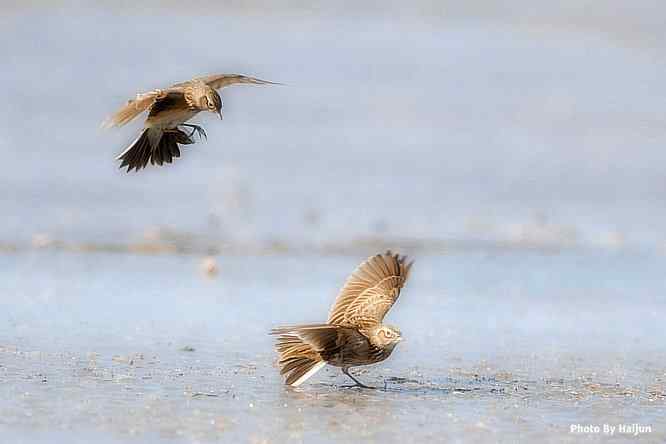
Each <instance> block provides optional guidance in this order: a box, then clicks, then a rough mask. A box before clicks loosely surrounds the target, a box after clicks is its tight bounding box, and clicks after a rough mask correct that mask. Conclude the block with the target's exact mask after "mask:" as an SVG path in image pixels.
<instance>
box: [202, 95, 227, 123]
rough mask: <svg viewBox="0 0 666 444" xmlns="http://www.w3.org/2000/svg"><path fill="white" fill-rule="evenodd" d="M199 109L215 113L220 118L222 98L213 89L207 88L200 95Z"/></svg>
mask: <svg viewBox="0 0 666 444" xmlns="http://www.w3.org/2000/svg"><path fill="white" fill-rule="evenodd" d="M199 106H200V107H201V109H205V110H208V111H210V112H211V113H215V114H217V115H218V116H220V119H221V118H222V98H221V97H220V95H219V94H218V92H217V91H215V90H214V89H212V88H211V89H209V90H208V91H206V93H205V94H203V95H202V96H201V103H200V104H199Z"/></svg>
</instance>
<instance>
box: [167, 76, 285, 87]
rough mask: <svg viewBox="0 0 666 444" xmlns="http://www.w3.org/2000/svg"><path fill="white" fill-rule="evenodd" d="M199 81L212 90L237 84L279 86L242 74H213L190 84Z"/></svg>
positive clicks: (178, 84)
mask: <svg viewBox="0 0 666 444" xmlns="http://www.w3.org/2000/svg"><path fill="white" fill-rule="evenodd" d="M195 81H200V82H204V83H205V84H206V85H208V86H210V87H211V88H214V89H220V88H224V87H225V86H230V85H235V84H237V83H248V84H252V85H280V83H276V82H269V81H268V80H261V79H257V78H255V77H250V76H244V75H242V74H213V75H211V76H204V77H197V78H195V79H193V80H190V82H195ZM185 83H188V82H185ZM182 85H183V84H182V83H177V84H175V85H174V86H176V87H177V86H182Z"/></svg>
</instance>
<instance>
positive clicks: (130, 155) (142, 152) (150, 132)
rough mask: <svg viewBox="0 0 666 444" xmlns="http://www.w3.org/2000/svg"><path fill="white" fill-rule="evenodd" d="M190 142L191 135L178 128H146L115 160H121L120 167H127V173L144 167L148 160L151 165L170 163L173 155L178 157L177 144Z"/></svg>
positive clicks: (192, 141)
mask: <svg viewBox="0 0 666 444" xmlns="http://www.w3.org/2000/svg"><path fill="white" fill-rule="evenodd" d="M192 143H194V140H193V139H192V137H191V136H190V135H188V134H186V133H185V132H183V131H181V130H179V129H175V128H174V129H170V130H169V131H167V132H162V130H159V129H153V128H146V129H144V130H143V131H142V132H141V134H140V135H139V137H137V138H136V140H134V142H132V143H131V144H130V145H129V146H128V147H127V149H125V151H123V152H122V153H121V154H120V155H119V156H118V157H117V158H116V160H120V161H122V162H121V164H120V168H124V167H127V172H128V173H129V172H130V171H132V170H133V169H134V170H136V171H138V170H140V169H141V168H145V167H146V166H147V165H148V162H150V163H151V164H152V165H155V164H157V165H162V164H163V163H171V162H172V161H173V158H174V157H180V148H179V145H189V144H192Z"/></svg>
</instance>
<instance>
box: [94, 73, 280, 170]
mask: <svg viewBox="0 0 666 444" xmlns="http://www.w3.org/2000/svg"><path fill="white" fill-rule="evenodd" d="M242 83H244V84H254V85H278V83H275V82H269V81H267V80H261V79H257V78H254V77H249V76H243V75H240V74H216V75H211V76H205V77H198V78H195V79H192V80H188V81H187V82H181V83H176V84H174V85H172V86H170V87H169V88H166V89H155V90H153V91H149V92H146V93H141V94H137V96H136V98H134V99H132V100H129V101H128V102H127V104H125V105H124V106H123V107H122V108H120V109H119V110H118V111H117V112H116V113H115V114H114V115H112V116H111V117H110V118H109V119H107V120H106V121H105V122H104V124H103V125H104V126H105V127H107V128H109V127H114V126H117V127H120V126H123V125H125V124H126V123H128V122H130V121H132V120H133V119H135V118H136V117H137V116H138V115H139V114H141V113H143V112H144V111H148V117H147V118H146V121H145V124H144V128H143V131H142V132H141V134H140V135H139V137H138V138H137V139H136V140H134V142H132V143H131V144H130V146H129V147H127V149H125V151H123V152H122V153H121V154H120V155H119V156H118V157H117V159H118V160H121V161H122V163H121V164H120V168H123V167H125V166H126V167H127V172H130V171H132V169H134V170H137V171H138V170H140V169H141V168H145V167H146V166H147V165H148V162H150V163H151V164H152V165H154V164H158V165H162V164H163V163H165V162H166V163H171V162H172V160H173V158H174V157H180V145H190V144H193V143H194V135H195V134H197V135H198V136H199V138H202V137H206V132H205V131H204V130H203V128H201V127H200V126H197V125H190V124H186V123H185V122H187V121H188V120H190V119H191V118H192V117H194V116H195V115H197V114H198V113H199V112H201V111H210V112H214V113H216V114H218V115H219V116H220V119H221V118H222V99H221V98H220V95H219V94H218V92H217V90H218V89H220V88H224V87H225V86H229V85H234V84H242ZM179 126H183V127H187V128H189V129H190V130H189V131H188V132H185V131H183V130H181V129H180V128H179Z"/></svg>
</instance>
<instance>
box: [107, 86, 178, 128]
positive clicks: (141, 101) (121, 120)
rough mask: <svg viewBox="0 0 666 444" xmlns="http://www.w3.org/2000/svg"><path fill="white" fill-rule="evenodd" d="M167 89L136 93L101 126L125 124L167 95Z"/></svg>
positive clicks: (109, 126)
mask: <svg viewBox="0 0 666 444" xmlns="http://www.w3.org/2000/svg"><path fill="white" fill-rule="evenodd" d="M169 91H170V90H168V89H167V90H165V89H155V90H153V91H149V92H146V93H141V94H137V95H136V97H135V98H134V99H130V100H128V101H127V103H126V104H125V105H124V106H123V107H122V108H120V109H119V110H118V111H116V113H115V114H113V115H112V116H111V117H109V118H108V119H106V120H105V121H104V123H103V124H102V126H103V127H105V128H111V127H114V126H123V125H125V124H126V123H128V122H130V121H132V120H133V119H134V118H135V117H136V116H138V115H139V114H141V113H142V112H144V111H146V110H147V109H149V108H150V107H151V106H153V104H154V103H155V102H156V101H158V100H160V99H163V98H165V97H167V95H168V93H169Z"/></svg>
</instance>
